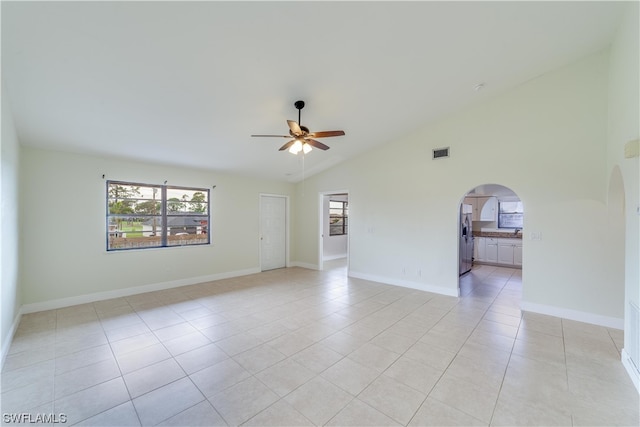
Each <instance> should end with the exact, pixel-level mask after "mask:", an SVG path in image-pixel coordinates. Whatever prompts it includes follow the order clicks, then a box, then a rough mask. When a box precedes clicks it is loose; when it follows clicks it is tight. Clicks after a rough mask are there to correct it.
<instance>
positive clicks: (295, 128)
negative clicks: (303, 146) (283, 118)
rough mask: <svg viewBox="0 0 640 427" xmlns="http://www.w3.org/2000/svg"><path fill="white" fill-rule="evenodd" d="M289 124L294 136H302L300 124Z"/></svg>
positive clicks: (293, 122)
mask: <svg viewBox="0 0 640 427" xmlns="http://www.w3.org/2000/svg"><path fill="white" fill-rule="evenodd" d="M287 124H288V125H289V129H291V134H292V135H294V136H300V135H302V129H300V125H299V124H298V122H295V121H293V120H287Z"/></svg>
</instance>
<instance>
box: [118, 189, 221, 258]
mask: <svg viewBox="0 0 640 427" xmlns="http://www.w3.org/2000/svg"><path fill="white" fill-rule="evenodd" d="M107 199H108V200H107V250H110V251H111V250H122V249H142V248H158V247H166V246H185V245H202V244H208V243H209V242H210V237H209V235H210V233H209V227H210V220H209V190H207V189H200V188H186V187H170V186H164V185H146V184H136V183H129V182H117V181H108V182H107Z"/></svg>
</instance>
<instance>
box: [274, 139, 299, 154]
mask: <svg viewBox="0 0 640 427" xmlns="http://www.w3.org/2000/svg"><path fill="white" fill-rule="evenodd" d="M294 142H296V140H295V139H292V140H291V141H289V142H287V143H286V144H284V145H283V146H282V147H280V149H279V150H278V151H284V150H287V149H288V148H289V147H291V146H292V145H293V143H294Z"/></svg>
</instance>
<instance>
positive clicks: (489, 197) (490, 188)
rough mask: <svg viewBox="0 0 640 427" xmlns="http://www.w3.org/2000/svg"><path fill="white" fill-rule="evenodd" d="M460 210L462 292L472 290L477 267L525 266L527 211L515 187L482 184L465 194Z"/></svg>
mask: <svg viewBox="0 0 640 427" xmlns="http://www.w3.org/2000/svg"><path fill="white" fill-rule="evenodd" d="M459 212H460V219H459V221H458V224H459V233H458V237H457V238H458V248H459V249H458V260H459V266H460V268H459V280H458V292H459V295H461V296H463V295H465V294H467V293H469V292H470V291H471V286H472V284H473V271H477V270H479V269H480V268H479V267H480V266H492V267H498V268H499V267H507V268H511V269H517V270H521V269H522V266H523V262H522V260H523V257H522V254H523V242H524V241H523V239H522V236H523V234H522V230H523V228H524V216H525V212H524V203H523V201H522V199H521V198H520V196H519V195H518V194H517V193H516V192H515V191H514V190H512V189H511V188H509V187H506V186H504V185H500V184H483V185H479V186H477V187H474V188H472V189H471V190H469V191H468V192H467V193H465V194H464V195H463V196H462V198H461V199H460V209H459ZM469 225H470V228H469ZM470 241H471V242H472V243H471V244H470V243H469V242H470ZM469 251H472V252H471V255H470V254H469ZM474 269H475V270H474ZM485 270H487V269H486V268H485ZM518 273H519V274H520V272H518Z"/></svg>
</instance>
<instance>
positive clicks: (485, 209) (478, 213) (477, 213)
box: [464, 196, 498, 222]
mask: <svg viewBox="0 0 640 427" xmlns="http://www.w3.org/2000/svg"><path fill="white" fill-rule="evenodd" d="M464 203H466V204H469V205H471V206H472V207H473V215H472V217H471V219H472V220H473V221H494V222H495V221H497V219H498V216H497V215H498V198H497V197H495V196H481V197H467V198H465V199H464Z"/></svg>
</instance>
